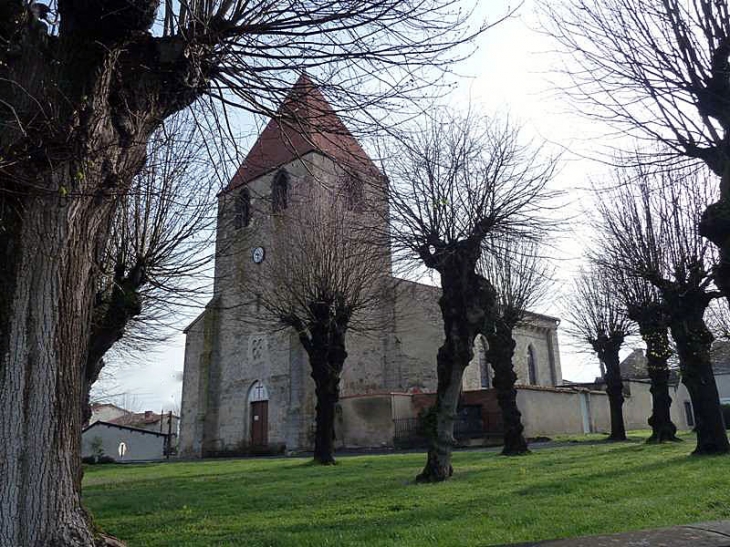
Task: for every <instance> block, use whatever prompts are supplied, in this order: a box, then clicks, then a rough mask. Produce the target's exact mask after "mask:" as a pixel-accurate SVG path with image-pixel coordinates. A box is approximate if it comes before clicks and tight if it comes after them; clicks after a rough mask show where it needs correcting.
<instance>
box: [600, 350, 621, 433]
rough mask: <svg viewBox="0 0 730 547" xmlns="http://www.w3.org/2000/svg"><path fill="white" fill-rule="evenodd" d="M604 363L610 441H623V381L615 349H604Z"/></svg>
mask: <svg viewBox="0 0 730 547" xmlns="http://www.w3.org/2000/svg"><path fill="white" fill-rule="evenodd" d="M602 360H603V362H604V364H605V365H606V393H607V394H608V404H609V406H610V408H611V435H609V437H608V439H609V440H611V441H625V440H626V427H625V426H624V410H623V406H624V383H623V380H622V379H621V367H620V366H619V365H620V362H621V360H620V359H619V355H618V350H616V351H606V352H604V354H603V358H602Z"/></svg>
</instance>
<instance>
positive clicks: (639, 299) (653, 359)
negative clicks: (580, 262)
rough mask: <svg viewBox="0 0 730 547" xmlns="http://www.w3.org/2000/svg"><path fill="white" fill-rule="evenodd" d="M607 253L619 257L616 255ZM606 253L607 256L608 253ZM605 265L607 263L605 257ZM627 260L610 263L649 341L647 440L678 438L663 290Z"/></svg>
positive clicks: (632, 315) (629, 310)
mask: <svg viewBox="0 0 730 547" xmlns="http://www.w3.org/2000/svg"><path fill="white" fill-rule="evenodd" d="M606 255H608V256H611V257H612V258H616V257H615V255H610V254H608V253H606ZM606 255H604V256H606ZM600 263H601V264H602V265H606V264H605V263H604V262H603V261H601V262H600ZM625 267H626V265H625V261H623V260H622V261H621V263H618V264H611V265H610V266H609V268H610V270H607V271H610V274H609V275H610V276H611V278H612V279H613V280H614V283H615V285H616V287H618V293H619V295H620V296H621V298H622V300H623V303H624V306H625V307H626V311H627V314H628V316H629V319H631V320H632V321H634V322H635V323H636V324H637V325H638V327H639V334H640V335H641V338H642V340H644V343H645V344H646V368H647V373H648V374H649V380H650V381H651V388H650V391H651V398H652V407H651V408H652V412H651V416H650V417H649V422H648V423H649V426H650V427H651V436H650V437H649V438H648V439H647V440H646V442H647V443H662V442H665V441H677V440H679V439H678V438H677V435H676V433H677V426H676V425H674V422H672V417H671V411H670V410H671V406H672V398H671V396H670V395H669V376H670V370H669V358H670V357H671V356H672V354H673V351H672V347H671V344H670V341H669V324H670V315H669V313H668V312H667V309H666V304H665V303H664V301H663V300H662V296H661V292H660V291H659V290H658V289H657V288H656V287H655V286H654V285H652V284H651V283H650V282H648V281H647V280H646V279H644V278H641V277H638V276H635V275H626V272H625V271H624V268H625Z"/></svg>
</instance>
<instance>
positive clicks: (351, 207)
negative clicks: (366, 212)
mask: <svg viewBox="0 0 730 547" xmlns="http://www.w3.org/2000/svg"><path fill="white" fill-rule="evenodd" d="M342 186H343V188H342V189H343V192H344V194H345V204H346V206H347V210H348V211H354V212H356V213H360V212H362V210H363V198H364V196H363V182H362V179H361V178H360V177H359V176H357V175H355V174H350V175H345V177H344V181H343V185H342Z"/></svg>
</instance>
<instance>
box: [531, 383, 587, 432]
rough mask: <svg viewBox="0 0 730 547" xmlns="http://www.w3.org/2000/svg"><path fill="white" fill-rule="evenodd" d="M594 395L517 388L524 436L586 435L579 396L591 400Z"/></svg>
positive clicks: (568, 391)
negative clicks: (587, 397)
mask: <svg viewBox="0 0 730 547" xmlns="http://www.w3.org/2000/svg"><path fill="white" fill-rule="evenodd" d="M594 394H595V393H590V394H589V393H588V392H586V393H585V394H584V393H580V392H576V391H573V390H558V389H540V388H529V387H523V388H518V389H517V408H518V409H519V410H520V412H521V413H522V425H524V427H525V432H524V434H525V436H526V437H542V436H550V435H557V434H561V433H572V434H581V433H585V432H586V431H585V430H584V420H583V413H582V411H581V397H586V396H589V397H592V396H593V395H594ZM596 395H599V396H600V395H601V394H600V393H599V394H596Z"/></svg>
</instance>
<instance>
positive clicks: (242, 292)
mask: <svg viewBox="0 0 730 547" xmlns="http://www.w3.org/2000/svg"><path fill="white" fill-rule="evenodd" d="M292 113H295V114H296V120H297V121H296V123H292V122H290V121H287V120H289V119H291V116H287V115H286V114H292ZM278 114H279V115H277V116H275V117H273V118H272V119H271V121H270V122H269V123H268V125H267V126H266V128H265V129H264V130H263V132H262V133H261V134H260V135H259V137H258V140H257V141H256V143H255V144H254V145H253V147H252V148H251V150H250V151H249V153H248V155H247V156H246V158H245V160H244V162H243V164H242V165H241V166H240V168H239V169H238V171H237V172H236V174H235V175H234V177H233V178H232V180H231V181H230V183H229V185H228V187H227V188H226V189H225V190H224V191H223V192H221V194H220V195H219V198H218V217H217V236H216V262H215V281H214V290H213V297H212V299H211V301H210V302H209V304H208V305H207V306H206V308H205V310H204V311H203V313H201V314H200V315H199V316H198V317H197V318H196V319H195V320H194V321H193V322H192V323H191V324H190V325H189V326H188V327H187V328H186V329H185V334H186V343H185V363H184V374H183V396H182V412H181V414H182V415H181V425H180V441H179V443H180V444H179V452H180V455H181V456H183V457H193V458H196V457H206V456H215V455H236V454H246V453H252V452H254V453H259V452H282V451H287V452H289V451H303V450H309V449H311V447H312V446H313V424H314V413H315V395H314V382H313V380H312V379H311V378H310V375H309V374H310V370H309V364H308V360H307V354H306V352H305V351H304V348H303V347H302V346H301V343H300V342H299V339H298V337H297V335H296V334H295V333H294V332H293V331H291V330H286V329H282V328H277V329H272V328H271V325H270V322H268V321H265V320H264V318H263V310H262V309H261V306H260V303H259V302H258V300H257V294H256V291H255V287H256V285H257V284H260V283H271V282H273V281H272V280H271V279H267V278H266V276H262V275H261V271H262V270H261V266H262V264H264V263H265V261H270V260H276V255H277V250H281V249H283V248H284V246H285V245H286V244H287V234H288V232H287V230H289V229H291V225H290V224H288V223H287V222H285V221H283V220H282V218H283V215H284V213H286V210H287V209H288V208H292V207H296V206H297V201H298V200H299V199H301V196H307V197H308V198H309V199H317V196H321V195H323V194H322V193H323V192H344V193H347V195H348V196H349V199H351V200H354V201H355V203H354V204H353V210H354V211H357V210H358V208H357V203H356V202H357V200H368V203H380V204H381V205H380V206H381V207H383V208H384V211H385V214H384V215H382V218H383V219H384V218H385V217H386V216H387V201H386V200H385V192H384V190H383V186H382V185H383V184H385V182H384V181H385V179H384V177H382V176H381V175H380V173H379V170H378V168H377V167H376V165H375V164H374V163H373V162H372V161H371V160H370V158H369V157H368V155H367V153H366V152H365V151H364V150H363V148H362V147H361V145H360V144H359V143H358V142H357V140H356V139H355V138H354V137H353V136H352V134H351V133H350V132H349V131H348V130H347V128H346V127H345V125H344V123H343V122H342V121H341V119H340V117H338V115H337V113H336V112H335V110H334V109H333V108H332V107H331V106H330V104H328V102H327V100H326V99H325V98H324V96H323V94H322V93H321V92H320V91H319V90H318V89H317V88H316V87H315V86H314V85H313V84H312V82H311V81H310V80H309V79H308V78H307V77H306V76H302V77H301V78H300V79H299V80H298V81H297V83H296V84H295V85H294V86H293V88H292V89H291V91H290V93H289V95H288V97H287V98H286V99H285V100H284V101H283V102H282V104H281V106H280V108H279V113H278ZM383 222H385V221H384V220H383ZM391 270H392V268H391V265H390V262H389V259H388V262H387V263H384V264H383V272H382V275H383V276H385V277H387V278H388V279H389V280H391V281H392V282H393V286H394V290H393V291H392V298H390V299H389V300H388V301H387V302H385V303H384V304H382V306H383V308H384V309H383V310H382V313H383V314H385V315H387V316H388V317H389V318H390V321H389V322H388V324H387V326H383V327H382V328H381V329H380V330H377V331H375V332H368V333H354V332H351V333H348V335H347V352H348V357H347V360H346V362H345V365H344V370H343V372H342V378H341V382H340V403H339V405H338V408H337V412H338V414H337V424H336V442H337V444H338V445H339V446H341V447H348V448H373V447H390V446H393V445H394V443H396V441H397V438H396V437H397V436H398V434H399V433H398V432H399V427H400V426H402V425H403V424H404V423H406V424H407V423H409V421H413V420H415V419H417V415H418V412H419V411H421V410H422V409H423V408H424V406H425V405H427V404H430V403H429V401H432V400H433V394H434V392H435V391H436V355H437V352H438V348H439V346H440V345H441V344H442V343H443V338H444V334H443V325H442V322H441V315H440V310H439V306H438V298H439V295H440V289H439V288H438V287H434V286H430V285H426V284H421V283H416V282H413V281H407V280H398V279H393V278H392V272H391ZM252 279H253V280H255V282H254V283H251V280H252ZM558 325H559V320H557V319H556V318H553V317H548V316H544V315H540V314H536V313H529V314H528V315H527V318H526V319H525V321H524V322H523V324H522V325H520V326H519V327H518V329H517V331H516V334H515V341H516V343H517V345H516V349H515V356H514V363H515V371H516V373H517V377H518V380H517V382H518V384H520V385H521V386H523V388H524V390H527V391H525V393H528V394H529V393H532V392H534V393H538V394H539V392H540V391H550V390H553V391H557V390H558V388H557V386H560V385H561V384H562V376H561V369H560V358H559V348H558V335H557V329H558ZM491 376H492V374H491V371H490V366H489V363H488V362H487V358H486V342H485V341H484V340H483V339H481V338H478V339H477V340H476V342H475V347H474V359H473V361H472V362H471V363H470V365H469V367H468V368H467V369H466V371H465V374H464V380H463V394H464V398H465V400H471V401H472V402H473V403H474V404H472V405H471V407H472V410H473V411H476V413H477V414H479V413H480V412H483V413H484V416H485V417H486V416H487V409H486V406H490V405H491V406H490V410H489V412H492V413H494V412H496V411H498V409H497V410H495V404H496V403H495V401H496V399H495V397H494V396H493V395H494V390H492V389H490V387H491V386H490V383H491ZM479 394H483V395H484V396H483V397H482V396H481V395H479ZM489 394H491V397H490V396H487V395H489ZM480 401H481V402H480ZM483 401H491V403H482V402H483ZM482 406H484V407H485V408H482ZM477 407H479V408H477ZM576 408H577V407H576ZM480 423H481V422H480ZM400 428H401V429H402V427H400Z"/></svg>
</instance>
